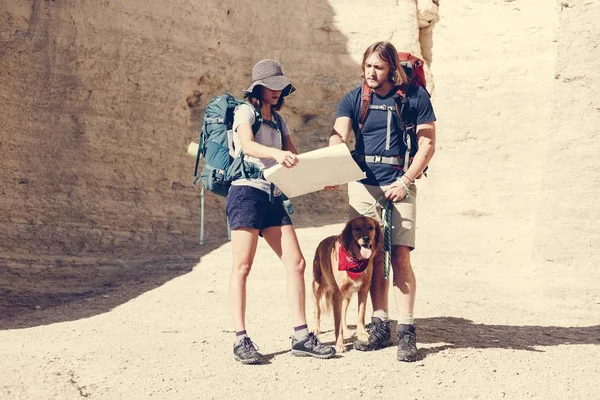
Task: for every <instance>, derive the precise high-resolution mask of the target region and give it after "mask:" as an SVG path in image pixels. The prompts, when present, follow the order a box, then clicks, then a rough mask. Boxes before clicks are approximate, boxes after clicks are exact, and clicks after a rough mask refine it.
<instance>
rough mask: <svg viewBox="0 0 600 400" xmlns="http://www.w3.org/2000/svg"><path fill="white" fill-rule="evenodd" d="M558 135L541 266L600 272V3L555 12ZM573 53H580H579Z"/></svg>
mask: <svg viewBox="0 0 600 400" xmlns="http://www.w3.org/2000/svg"><path fill="white" fill-rule="evenodd" d="M557 8H558V9H557V14H558V24H559V30H558V32H559V34H558V36H557V38H556V43H557V52H556V63H555V74H554V76H553V78H554V87H553V88H554V91H553V93H552V96H551V99H552V100H554V101H553V102H552V105H551V109H552V116H551V123H552V128H551V131H550V133H549V135H548V141H547V142H546V143H536V144H535V145H541V146H544V148H545V154H544V157H543V158H542V159H541V160H540V162H541V163H542V165H543V167H542V169H543V171H544V175H543V180H542V185H541V196H540V201H539V208H538V212H537V214H536V215H535V220H536V227H537V229H536V232H535V236H534V241H533V245H534V247H533V250H534V255H535V257H536V258H537V259H538V260H540V261H550V262H560V263H564V264H568V265H573V266H578V265H582V264H586V265H593V266H595V267H596V268H597V267H598V266H600V229H598V224H599V223H600V207H599V206H598V198H599V197H600V162H599V161H598V160H599V156H598V154H600V131H599V130H598V126H600V84H599V83H598V82H600V71H599V70H598V68H597V59H598V54H599V53H598V48H597V46H598V39H597V38H598V29H597V28H595V26H596V23H597V21H596V16H597V15H599V14H600V4H598V3H596V2H588V1H581V0H578V1H568V2H565V1H563V2H560V4H559V5H558V6H557ZM573 49H577V50H576V51H574V50H573Z"/></svg>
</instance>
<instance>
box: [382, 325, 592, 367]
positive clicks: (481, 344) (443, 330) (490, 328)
mask: <svg viewBox="0 0 600 400" xmlns="http://www.w3.org/2000/svg"><path fill="white" fill-rule="evenodd" d="M417 326H418V342H419V343H422V344H427V343H444V344H443V345H440V346H435V347H430V348H422V349H421V350H420V351H421V354H422V356H423V357H426V356H428V355H431V354H435V353H439V352H441V351H444V350H446V349H461V348H471V349H514V350H527V351H543V350H541V349H539V348H538V347H540V346H558V345H563V344H596V345H597V344H600V325H595V326H584V327H560V326H512V325H485V324H475V323H473V322H472V321H470V320H468V319H464V318H456V317H435V318H422V319H418V320H417ZM393 331H395V329H394V330H393Z"/></svg>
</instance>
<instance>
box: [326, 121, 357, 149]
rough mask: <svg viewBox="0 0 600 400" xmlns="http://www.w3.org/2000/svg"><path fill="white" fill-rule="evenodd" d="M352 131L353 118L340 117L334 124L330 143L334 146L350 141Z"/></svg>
mask: <svg viewBox="0 0 600 400" xmlns="http://www.w3.org/2000/svg"><path fill="white" fill-rule="evenodd" d="M350 132H352V120H351V119H350V118H348V117H338V118H336V120H335V124H333V130H332V131H331V135H330V136H329V145H330V146H333V145H335V144H340V143H346V144H347V143H348V139H349V138H350Z"/></svg>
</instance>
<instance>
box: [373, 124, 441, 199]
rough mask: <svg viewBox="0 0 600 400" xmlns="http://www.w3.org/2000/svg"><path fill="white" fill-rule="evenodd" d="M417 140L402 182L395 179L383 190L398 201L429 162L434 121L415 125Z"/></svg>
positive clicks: (432, 151) (431, 155)
mask: <svg viewBox="0 0 600 400" xmlns="http://www.w3.org/2000/svg"><path fill="white" fill-rule="evenodd" d="M417 140H418V142H419V150H417V154H415V156H414V158H413V161H412V163H411V164H410V167H409V168H408V170H407V171H406V172H405V173H404V175H402V176H401V177H400V179H401V180H402V181H403V182H404V184H402V182H398V181H396V182H395V183H393V184H392V185H391V186H390V188H389V189H388V190H387V192H385V197H386V198H388V199H390V200H392V201H393V202H398V201H400V200H402V199H403V198H404V197H406V188H405V185H406V187H408V186H410V184H411V183H414V181H415V179H417V178H420V177H421V175H422V174H423V170H424V169H425V167H426V166H427V164H429V161H430V160H431V158H432V157H433V153H435V122H429V123H426V124H420V125H417Z"/></svg>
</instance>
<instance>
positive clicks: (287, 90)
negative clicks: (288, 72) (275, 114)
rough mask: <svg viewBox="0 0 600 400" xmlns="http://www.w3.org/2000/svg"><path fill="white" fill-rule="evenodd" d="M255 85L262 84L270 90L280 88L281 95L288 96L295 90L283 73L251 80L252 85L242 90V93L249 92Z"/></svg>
mask: <svg viewBox="0 0 600 400" xmlns="http://www.w3.org/2000/svg"><path fill="white" fill-rule="evenodd" d="M256 86H264V87H266V88H268V89H271V90H281V92H282V93H281V95H282V96H289V95H290V94H292V93H293V92H294V91H295V90H296V88H295V87H294V86H292V82H291V81H290V80H289V79H288V78H286V77H285V76H283V75H278V76H271V77H268V78H265V79H261V80H258V81H256V82H252V85H250V87H249V88H248V89H246V90H242V93H243V94H245V95H246V94H250V93H252V91H253V90H254V88H255V87H256Z"/></svg>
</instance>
